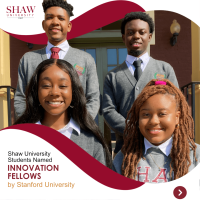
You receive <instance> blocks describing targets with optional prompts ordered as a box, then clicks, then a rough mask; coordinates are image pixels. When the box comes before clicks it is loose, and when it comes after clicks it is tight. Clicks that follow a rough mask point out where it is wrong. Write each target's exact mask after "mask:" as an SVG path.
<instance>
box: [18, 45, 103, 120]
mask: <svg viewBox="0 0 200 200" xmlns="http://www.w3.org/2000/svg"><path fill="white" fill-rule="evenodd" d="M46 59H47V56H46V47H45V48H43V49H39V50H36V51H32V52H27V53H26V54H24V56H23V57H22V58H21V60H20V63H19V68H18V84H17V90H16V93H15V98H14V107H15V112H16V114H17V116H18V117H19V116H21V115H22V114H23V112H24V111H25V108H26V104H25V90H26V87H27V85H28V83H29V81H30V79H31V77H32V75H33V73H34V71H35V69H36V68H37V66H38V65H39V64H40V63H41V62H42V61H43V60H46ZM64 60H66V61H68V62H69V63H71V64H72V66H74V67H75V66H76V65H78V66H80V67H83V68H85V71H84V73H82V75H80V76H79V78H80V81H81V83H82V87H83V90H84V93H85V96H86V99H87V109H88V111H89V113H90V114H91V115H92V117H93V118H95V117H96V115H97V113H98V111H99V107H100V102H99V95H100V92H99V82H98V77H97V72H96V64H95V61H94V59H93V58H92V56H91V55H90V54H88V53H86V52H84V51H81V50H79V49H75V48H72V47H69V50H68V52H67V54H66V55H65V57H64Z"/></svg>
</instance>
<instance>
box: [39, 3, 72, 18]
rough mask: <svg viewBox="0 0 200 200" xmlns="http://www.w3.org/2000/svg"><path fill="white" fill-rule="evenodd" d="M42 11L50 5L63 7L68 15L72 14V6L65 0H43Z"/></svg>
mask: <svg viewBox="0 0 200 200" xmlns="http://www.w3.org/2000/svg"><path fill="white" fill-rule="evenodd" d="M42 6H43V9H44V12H46V10H47V9H48V8H50V7H53V6H57V7H61V8H63V9H65V10H66V11H67V13H68V15H69V17H71V16H74V14H73V12H72V11H73V6H72V5H71V4H69V3H67V1H66V0H43V3H42Z"/></svg>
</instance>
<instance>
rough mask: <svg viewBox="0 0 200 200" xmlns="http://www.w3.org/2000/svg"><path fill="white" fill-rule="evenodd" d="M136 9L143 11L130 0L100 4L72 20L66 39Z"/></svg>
mask: <svg viewBox="0 0 200 200" xmlns="http://www.w3.org/2000/svg"><path fill="white" fill-rule="evenodd" d="M136 11H142V12H145V10H144V9H143V8H142V7H141V6H139V5H137V4H136V3H133V2H130V1H122V0H119V1H111V2H107V3H104V4H101V5H99V6H97V7H95V8H93V9H91V10H89V11H87V12H86V13H84V14H82V15H80V16H79V17H77V18H76V19H74V20H72V25H73V26H72V30H71V32H69V33H68V34H67V39H68V40H70V39H72V38H75V37H78V36H80V35H84V34H86V33H89V32H91V31H93V30H96V29H98V28H101V27H103V26H106V25H108V24H110V23H113V22H115V21H117V20H120V19H122V18H124V16H125V14H126V13H129V12H136ZM5 32H6V31H5ZM6 33H8V34H10V35H11V36H13V37H15V38H17V39H19V40H22V41H25V42H29V43H33V44H47V40H48V38H47V36H46V34H45V33H41V34H36V35H17V34H12V33H9V32H6Z"/></svg>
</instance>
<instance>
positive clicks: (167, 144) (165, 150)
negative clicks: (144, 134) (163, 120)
mask: <svg viewBox="0 0 200 200" xmlns="http://www.w3.org/2000/svg"><path fill="white" fill-rule="evenodd" d="M172 141H173V139H172V137H170V138H169V139H168V140H167V141H165V142H164V143H162V144H161V145H159V146H155V145H153V144H151V143H150V142H149V141H148V140H147V139H146V138H144V146H145V152H144V154H146V153H147V150H148V149H150V148H151V147H154V148H159V149H160V150H161V151H162V152H163V153H164V154H165V155H166V156H168V155H169V154H170V152H171V148H172Z"/></svg>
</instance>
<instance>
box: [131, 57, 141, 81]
mask: <svg viewBox="0 0 200 200" xmlns="http://www.w3.org/2000/svg"><path fill="white" fill-rule="evenodd" d="M141 63H142V60H140V59H138V60H136V61H134V62H133V65H134V67H135V71H134V77H135V79H136V80H137V81H138V80H139V78H140V76H141V75H142V69H141Z"/></svg>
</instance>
